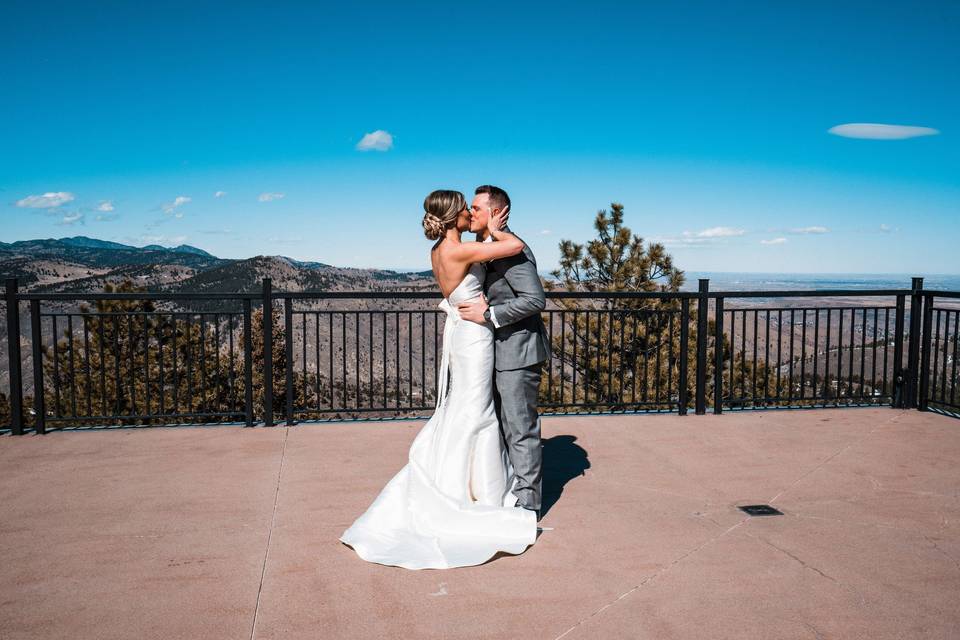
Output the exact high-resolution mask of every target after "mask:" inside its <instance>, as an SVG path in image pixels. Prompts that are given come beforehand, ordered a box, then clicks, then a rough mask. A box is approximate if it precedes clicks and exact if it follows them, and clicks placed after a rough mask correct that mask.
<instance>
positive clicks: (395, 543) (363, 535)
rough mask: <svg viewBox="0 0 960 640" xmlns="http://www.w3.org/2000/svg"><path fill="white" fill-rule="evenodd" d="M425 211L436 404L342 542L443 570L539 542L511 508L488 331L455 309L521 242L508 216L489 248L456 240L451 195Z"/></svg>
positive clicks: (364, 554) (460, 204)
mask: <svg viewBox="0 0 960 640" xmlns="http://www.w3.org/2000/svg"><path fill="white" fill-rule="evenodd" d="M423 208H424V211H425V212H426V213H425V214H424V216H423V230H424V234H425V235H426V236H427V238H429V239H430V240H436V241H437V242H436V244H435V245H434V246H433V248H432V249H431V251H430V260H431V263H432V265H433V274H434V276H435V277H436V279H437V282H438V283H439V285H440V290H441V291H442V293H443V296H444V298H443V301H442V302H441V303H440V308H441V309H442V310H443V311H444V312H446V314H447V321H446V324H445V325H444V330H443V355H442V358H441V364H440V377H439V380H438V385H437V387H438V391H437V406H436V410H435V412H434V414H433V416H432V417H431V418H430V420H429V421H428V422H427V424H426V425H424V427H423V428H422V429H421V430H420V432H419V433H418V434H417V436H416V438H415V439H414V441H413V444H411V445H410V451H409V455H408V460H407V463H406V464H405V465H404V467H403V468H402V469H400V471H399V472H398V473H397V474H396V475H394V476H393V478H392V479H391V480H390V481H389V482H387V484H386V486H385V487H384V488H383V489H382V490H381V492H380V494H379V495H378V496H377V497H376V499H374V501H373V503H372V504H371V505H370V507H369V508H368V509H367V510H366V511H365V512H364V513H363V514H362V515H361V516H360V517H359V518H357V519H356V521H354V523H353V524H352V525H351V526H350V527H349V528H348V529H347V530H346V531H345V532H344V533H343V535H341V536H340V541H341V542H343V543H345V544H347V545H349V546H351V547H353V549H354V551H356V552H357V554H358V555H359V556H360V557H361V558H363V559H364V560H367V561H369V562H376V563H379V564H385V565H394V566H398V567H404V568H407V569H448V568H451V567H464V566H470V565H477V564H481V563H483V562H485V561H487V560H489V559H490V558H491V557H493V556H494V555H495V554H496V553H497V552H501V551H502V552H506V553H511V554H519V553H522V552H523V551H524V550H525V549H526V548H527V547H528V546H529V545H531V544H533V542H534V541H535V540H536V536H537V521H536V513H535V512H534V511H531V510H528V509H524V508H523V507H519V506H513V504H514V503H515V502H516V496H514V495H513V494H512V493H511V491H510V490H511V489H512V486H511V479H512V478H513V468H512V466H511V464H510V460H509V458H508V457H507V453H506V450H505V448H504V446H503V441H502V437H501V434H500V427H499V423H498V422H497V415H496V411H495V409H494V404H493V326H492V325H491V324H490V323H487V324H483V325H481V324H477V323H475V322H469V321H466V320H461V319H460V317H459V315H458V313H457V304H459V303H461V302H465V301H468V300H473V299H476V298H479V297H480V296H481V295H483V281H484V271H485V267H484V263H485V262H487V261H488V260H493V259H496V258H504V257H509V256H514V255H517V254H518V253H520V252H521V251H522V250H523V242H521V241H520V240H519V239H518V238H517V237H516V236H515V235H513V234H511V233H509V232H506V231H504V230H503V227H504V226H505V225H506V221H507V216H508V215H509V214H508V212H507V210H506V209H505V210H504V211H503V212H501V213H500V214H499V215H497V216H491V217H490V221H489V223H488V228H489V230H490V233H491V235H492V236H493V238H494V240H497V242H461V241H460V236H461V234H462V233H463V232H464V231H467V230H469V228H470V212H469V210H468V209H467V202H466V200H465V199H464V197H463V194H462V193H460V192H459V191H446V190H440V191H434V192H433V193H431V194H430V195H428V196H427V198H426V199H425V200H424V202H423ZM448 377H449V380H448Z"/></svg>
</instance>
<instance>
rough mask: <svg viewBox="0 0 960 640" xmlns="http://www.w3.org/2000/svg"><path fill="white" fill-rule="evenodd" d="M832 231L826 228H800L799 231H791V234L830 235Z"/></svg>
mask: <svg viewBox="0 0 960 640" xmlns="http://www.w3.org/2000/svg"><path fill="white" fill-rule="evenodd" d="M829 232H830V229H827V228H826V227H820V226H813V227H800V228H799V229H790V233H829Z"/></svg>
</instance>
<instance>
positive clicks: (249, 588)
mask: <svg viewBox="0 0 960 640" xmlns="http://www.w3.org/2000/svg"><path fill="white" fill-rule="evenodd" d="M422 424H423V423H422V422H384V423H332V424H303V425H297V426H294V427H289V428H288V427H285V426H278V427H270V428H266V427H256V428H252V429H248V428H243V427H239V426H212V427H171V428H149V429H104V430H87V431H73V432H54V433H50V434H47V435H45V436H36V435H27V436H22V437H13V436H4V437H0V478H2V480H3V493H2V498H0V501H2V502H0V541H2V543H3V552H2V563H0V638H3V640H14V639H16V640H19V639H27V638H29V639H41V638H42V639H53V638H71V639H80V638H97V639H109V638H124V639H130V638H136V639H141V638H142V639H150V638H164V639H171V638H184V639H199V638H204V639H206V638H231V639H232V638H237V639H246V638H260V639H263V640H267V639H278V640H279V639H281V638H283V639H297V638H322V639H328V638H330V639H332V638H511V639H512V638H536V639H539V638H545V639H551V640H552V639H558V638H566V639H568V640H571V639H580V638H601V639H606V638H631V639H634V638H654V639H658V640H659V639H669V638H764V639H770V638H784V639H786V638H791V639H792V638H871V639H881V638H910V639H913V638H958V637H960V497H958V496H960V494H958V488H960V464H958V461H960V420H956V419H953V418H948V417H945V416H940V415H936V414H932V413H920V412H917V411H898V410H893V409H886V408H878V409H835V410H834V409H822V410H795V411H767V412H760V411H758V412H736V413H726V414H724V415H722V416H712V415H708V416H687V417H682V418H681V417H679V416H670V415H660V416H658V415H650V416H646V415H641V416H602V417H596V416H590V417H555V418H545V419H544V421H543V435H544V446H545V466H546V478H545V485H546V486H545V489H546V492H547V494H548V495H547V499H546V504H547V505H548V506H549V508H548V509H547V511H546V513H545V515H544V517H543V520H542V522H541V526H543V527H544V528H547V529H548V530H545V531H544V532H543V533H542V534H541V535H540V537H539V539H538V540H537V542H536V544H535V545H533V546H532V547H530V548H529V549H528V550H527V551H526V552H525V553H523V554H522V555H519V556H507V555H504V556H501V557H497V558H495V559H493V560H492V561H490V562H488V563H486V564H483V565H480V566H477V567H467V568H462V569H453V570H446V571H440V570H425V571H408V570H406V569H400V568H396V567H384V566H380V565H375V564H369V563H366V562H364V561H362V560H360V559H359V557H357V555H356V554H355V553H354V552H353V551H352V550H351V549H350V548H349V547H347V546H345V545H343V544H341V543H340V542H339V541H338V540H337V537H338V536H339V535H340V533H341V532H342V531H343V530H344V529H345V528H346V527H347V526H349V524H350V523H351V522H352V521H353V519H354V518H355V517H356V516H357V515H359V514H360V513H361V512H362V511H363V510H364V509H365V508H366V507H367V506H368V505H369V503H370V502H371V501H372V500H373V498H374V497H375V496H376V494H377V492H378V491H379V490H380V489H381V488H382V486H383V485H384V483H385V482H386V481H387V480H388V479H389V478H390V477H391V476H392V475H393V474H394V473H396V471H397V470H398V469H399V468H400V467H401V466H402V465H403V463H404V462H405V456H406V451H407V447H408V446H409V444H410V442H411V441H412V439H413V437H414V435H415V434H416V432H417V431H418V430H419V429H420V427H421V426H422ZM750 503H769V504H772V505H774V506H776V507H777V508H779V509H780V510H782V511H783V512H784V514H785V515H783V516H773V517H753V518H751V517H749V516H747V515H746V514H744V513H742V512H741V511H739V510H738V509H737V508H736V507H737V506H738V505H744V504H750Z"/></svg>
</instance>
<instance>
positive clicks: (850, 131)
mask: <svg viewBox="0 0 960 640" xmlns="http://www.w3.org/2000/svg"><path fill="white" fill-rule="evenodd" d="M827 132H828V133H832V134H833V135H835V136H842V137H844V138H861V139H866V140H906V139H907V138H919V137H921V136H935V135H937V134H939V133H940V131H938V130H937V129H931V128H930V127H912V126H907V125H902V124H875V123H871V122H851V123H848V124H838V125H837V126H835V127H830V128H829V129H827Z"/></svg>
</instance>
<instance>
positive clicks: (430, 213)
mask: <svg viewBox="0 0 960 640" xmlns="http://www.w3.org/2000/svg"><path fill="white" fill-rule="evenodd" d="M466 208H467V201H466V199H465V198H464V197H463V194H462V193H460V192H459V191H450V190H447V189H437V190H436V191H434V192H432V193H431V194H430V195H428V196H427V197H426V198H424V200H423V210H424V212H425V213H424V214H423V235H425V236H427V239H429V240H437V239H439V238H440V237H441V236H442V235H443V233H444V231H446V230H447V228H449V227H450V226H452V225H453V224H454V223H455V222H456V221H457V216H458V215H460V212H461V211H463V210H464V209H466Z"/></svg>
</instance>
